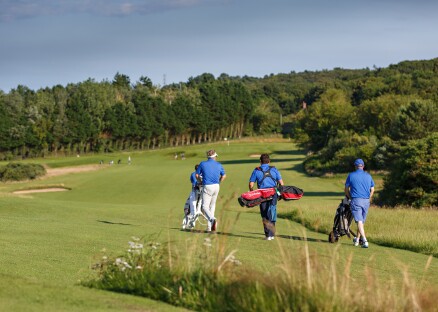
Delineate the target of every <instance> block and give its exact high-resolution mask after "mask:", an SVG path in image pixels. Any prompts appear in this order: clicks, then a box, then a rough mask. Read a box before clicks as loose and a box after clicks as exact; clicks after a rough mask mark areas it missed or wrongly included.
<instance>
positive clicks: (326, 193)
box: [304, 190, 345, 199]
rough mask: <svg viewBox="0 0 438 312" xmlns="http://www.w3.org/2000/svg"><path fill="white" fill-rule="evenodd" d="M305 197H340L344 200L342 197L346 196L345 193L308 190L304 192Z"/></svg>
mask: <svg viewBox="0 0 438 312" xmlns="http://www.w3.org/2000/svg"><path fill="white" fill-rule="evenodd" d="M304 196H305V197H322V196H340V197H341V199H342V197H344V196H345V193H344V192H306V190H304Z"/></svg>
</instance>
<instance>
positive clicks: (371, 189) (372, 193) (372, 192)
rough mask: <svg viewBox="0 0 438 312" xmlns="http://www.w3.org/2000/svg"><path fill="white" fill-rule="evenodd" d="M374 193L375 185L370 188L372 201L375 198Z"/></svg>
mask: <svg viewBox="0 0 438 312" xmlns="http://www.w3.org/2000/svg"><path fill="white" fill-rule="evenodd" d="M373 195H374V186H371V188H370V202H371V201H372V199H373Z"/></svg>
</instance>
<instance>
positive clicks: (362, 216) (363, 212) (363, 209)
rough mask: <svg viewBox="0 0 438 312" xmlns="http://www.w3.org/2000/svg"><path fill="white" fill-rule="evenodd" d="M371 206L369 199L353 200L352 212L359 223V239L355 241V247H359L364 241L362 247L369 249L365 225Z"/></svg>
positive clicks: (351, 204)
mask: <svg viewBox="0 0 438 312" xmlns="http://www.w3.org/2000/svg"><path fill="white" fill-rule="evenodd" d="M369 206H370V201H369V199H367V198H353V199H352V200H351V203H350V208H351V212H352V214H353V217H354V220H355V221H356V223H357V237H356V238H355V239H354V240H353V242H354V245H355V246H358V245H359V242H360V241H362V243H361V245H362V247H366V248H367V247H368V242H367V238H366V235H365V226H364V224H365V220H366V217H367V214H368V209H369Z"/></svg>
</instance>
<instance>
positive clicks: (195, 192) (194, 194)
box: [189, 164, 200, 217]
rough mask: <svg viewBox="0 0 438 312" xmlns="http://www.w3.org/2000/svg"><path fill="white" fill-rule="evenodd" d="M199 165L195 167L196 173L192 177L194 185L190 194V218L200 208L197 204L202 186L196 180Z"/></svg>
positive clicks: (191, 180)
mask: <svg viewBox="0 0 438 312" xmlns="http://www.w3.org/2000/svg"><path fill="white" fill-rule="evenodd" d="M198 167H199V165H198V164H196V165H195V171H193V172H192V174H191V175H190V182H191V183H192V191H191V192H190V197H189V203H190V217H194V216H195V215H196V214H197V213H198V212H199V211H198V210H199V209H200V207H197V206H198V205H197V203H198V200H199V196H200V185H199V184H198V180H197V179H196V169H198Z"/></svg>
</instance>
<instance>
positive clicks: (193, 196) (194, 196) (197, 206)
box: [182, 186, 202, 229]
mask: <svg viewBox="0 0 438 312" xmlns="http://www.w3.org/2000/svg"><path fill="white" fill-rule="evenodd" d="M191 201H192V202H194V207H193V208H194V210H195V211H194V214H195V215H196V214H198V213H200V211H201V204H202V196H201V187H200V186H197V187H196V188H195V189H194V190H193V191H192V192H190V194H189V197H188V198H187V200H186V202H185V204H184V219H183V222H182V228H183V229H186V228H192V227H194V226H195V224H194V220H192V219H191V218H190V217H192V218H193V217H194V216H191V214H190V202H191Z"/></svg>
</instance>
